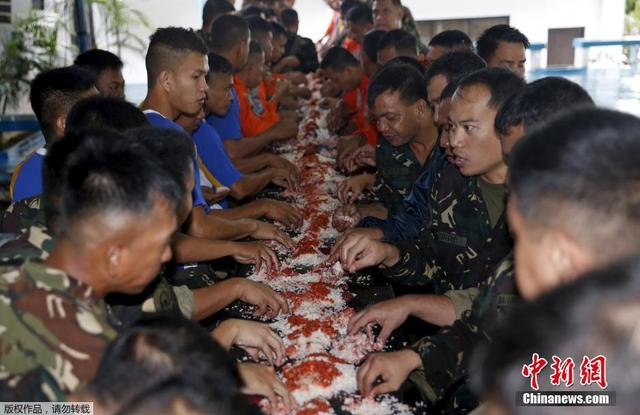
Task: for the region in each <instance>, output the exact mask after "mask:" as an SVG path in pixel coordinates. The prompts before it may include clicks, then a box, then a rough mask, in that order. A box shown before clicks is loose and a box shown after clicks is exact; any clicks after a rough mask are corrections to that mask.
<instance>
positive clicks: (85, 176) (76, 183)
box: [0, 132, 189, 400]
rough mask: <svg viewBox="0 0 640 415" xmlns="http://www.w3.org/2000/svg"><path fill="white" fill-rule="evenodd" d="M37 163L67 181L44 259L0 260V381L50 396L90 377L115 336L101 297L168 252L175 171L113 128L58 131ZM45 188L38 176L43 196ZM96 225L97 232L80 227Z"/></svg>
mask: <svg viewBox="0 0 640 415" xmlns="http://www.w3.org/2000/svg"><path fill="white" fill-rule="evenodd" d="M69 146H71V147H72V148H74V149H75V150H76V151H74V152H73V153H72V154H73V156H74V157H73V159H72V158H71V155H70V154H69V151H68V148H69ZM185 154H189V153H188V150H187V152H186V153H185ZM62 160H66V161H65V162H64V163H63V162H61V161H62ZM46 164H51V165H64V166H65V169H64V171H63V172H59V174H58V175H57V177H58V179H57V180H59V181H58V182H56V185H55V187H56V188H57V189H58V190H59V189H69V191H65V194H67V198H66V199H65V203H62V204H60V206H57V207H56V210H57V211H58V214H59V217H60V218H64V221H65V222H64V223H65V225H66V229H64V230H60V231H61V233H60V235H56V236H57V242H56V244H55V246H54V248H53V250H52V252H51V254H50V255H49V257H48V258H47V259H46V260H45V262H40V260H37V259H28V260H27V261H25V262H24V264H23V265H22V266H21V267H3V268H2V269H0V297H1V299H0V300H1V301H0V304H1V306H2V310H1V312H0V328H1V330H0V332H1V333H2V335H1V336H0V379H1V384H2V386H0V390H2V392H3V396H7V397H8V398H11V399H16V400H32V399H34V398H39V399H46V400H49V399H58V398H59V397H60V394H61V393H65V394H66V393H69V392H72V391H74V390H76V389H77V388H79V387H81V386H82V385H84V384H85V383H86V382H87V381H88V380H90V379H91V378H92V377H93V375H94V374H95V370H96V368H97V364H98V362H99V358H100V356H101V354H102V352H103V351H104V348H105V347H106V345H107V343H108V342H109V340H111V339H113V338H114V337H115V335H116V330H115V329H114V327H113V326H112V324H111V323H110V322H109V320H108V317H107V309H106V305H105V303H104V297H105V296H106V295H107V294H109V293H112V292H119V291H120V292H128V293H135V292H138V291H141V287H145V286H146V285H147V284H148V283H149V282H150V281H151V280H152V279H153V278H154V277H155V275H156V274H157V272H158V271H159V268H160V265H161V261H166V260H168V259H169V258H170V252H171V251H170V247H169V241H170V236H171V235H172V234H173V233H174V232H175V229H176V226H177V220H176V218H177V215H178V210H179V209H180V208H181V207H182V206H181V205H182V203H181V198H182V195H184V194H185V193H186V188H185V185H184V181H183V179H182V177H179V176H177V175H175V174H173V171H171V170H167V169H164V167H163V166H162V164H161V163H160V162H158V161H155V160H151V159H149V158H148V157H145V154H144V152H143V151H142V150H141V148H140V147H137V148H136V147H135V146H134V145H132V144H131V140H130V139H128V138H127V137H124V136H121V135H119V134H117V133H114V132H100V133H98V132H93V133H90V134H79V135H75V136H68V137H67V138H66V139H65V140H62V141H60V142H59V143H57V144H56V145H54V146H53V147H52V149H51V151H50V152H49V155H48V156H47V159H46V161H45V165H46ZM105 166H109V169H114V170H107V169H106V168H105ZM112 171H118V172H119V173H120V174H123V176H119V177H118V178H115V177H114V176H113V175H112ZM71 172H72V173H71ZM134 175H135V176H136V180H137V184H138V186H123V184H124V183H122V181H121V180H122V179H121V177H133V176H134ZM72 176H73V180H71V179H70V178H71V177H72ZM98 176H100V177H98ZM119 180H120V181H119ZM96 184H97V185H96ZM51 187H52V186H51V184H50V183H46V182H45V199H46V198H48V197H49V198H50V197H51V195H50V194H48V191H49V188H51ZM140 188H143V189H147V193H146V194H145V193H144V192H140V191H139V190H138V189H140ZM88 195H92V196H93V197H88ZM97 201H99V202H97ZM114 212H117V213H118V214H117V217H118V219H117V220H114V218H115V216H114V215H113V213H114ZM79 213H81V214H79ZM96 226H98V227H100V228H101V229H102V231H101V232H94V231H92V230H91V231H90V229H95V228H96ZM71 229H73V230H74V231H75V232H76V233H74V234H69V230H71ZM132 230H135V232H132ZM125 234H126V235H127V236H126V237H125ZM123 240H126V241H127V242H123ZM143 241H144V242H143ZM79 247H82V248H79ZM115 250H120V251H119V252H120V253H119V254H118V256H116V257H114V256H112V253H113V252H115ZM105 255H106V256H107V257H105ZM127 258H129V259H127ZM133 258H135V259H133ZM68 271H72V272H71V273H69V272H68Z"/></svg>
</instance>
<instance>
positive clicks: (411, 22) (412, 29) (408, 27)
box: [401, 6, 428, 55]
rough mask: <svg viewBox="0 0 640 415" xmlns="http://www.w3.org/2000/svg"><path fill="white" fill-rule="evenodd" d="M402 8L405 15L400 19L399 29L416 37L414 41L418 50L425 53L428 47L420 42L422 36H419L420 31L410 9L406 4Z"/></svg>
mask: <svg viewBox="0 0 640 415" xmlns="http://www.w3.org/2000/svg"><path fill="white" fill-rule="evenodd" d="M402 9H403V10H404V14H405V16H404V18H403V19H402V28H401V29H402V30H404V31H405V32H409V33H411V34H412V35H413V36H414V37H415V38H416V41H417V43H418V51H419V52H420V53H424V54H425V55H426V54H427V51H428V48H427V45H425V44H424V43H423V42H422V36H420V31H418V26H417V25H416V21H415V19H414V18H413V14H412V13H411V10H410V9H409V8H408V7H406V6H403V7H402Z"/></svg>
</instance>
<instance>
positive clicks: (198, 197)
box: [144, 110, 209, 211]
mask: <svg viewBox="0 0 640 415" xmlns="http://www.w3.org/2000/svg"><path fill="white" fill-rule="evenodd" d="M144 115H146V116H147V119H148V120H149V123H150V124H151V125H153V126H154V127H160V128H171V129H174V130H178V131H181V132H183V133H184V132H185V131H184V128H182V126H180V124H178V123H175V122H173V121H171V120H170V119H168V118H166V117H165V116H164V115H162V114H160V113H159V112H157V111H153V110H146V111H144ZM198 171H199V170H198V161H197V155H196V154H195V153H194V154H193V175H194V176H195V182H196V184H195V186H194V187H193V192H192V196H193V207H196V206H204V208H205V211H208V210H209V206H208V204H207V201H206V200H205V199H204V196H203V194H202V189H201V188H200V175H199V174H198Z"/></svg>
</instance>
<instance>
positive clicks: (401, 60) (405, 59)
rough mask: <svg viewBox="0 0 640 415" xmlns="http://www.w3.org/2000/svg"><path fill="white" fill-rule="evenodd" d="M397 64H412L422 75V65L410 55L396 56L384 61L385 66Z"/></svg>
mask: <svg viewBox="0 0 640 415" xmlns="http://www.w3.org/2000/svg"><path fill="white" fill-rule="evenodd" d="M397 65H407V66H413V67H414V68H415V69H416V70H417V71H418V72H420V74H421V75H422V76H423V77H424V66H422V64H421V63H420V62H418V59H416V58H414V57H412V56H396V57H395V58H393V59H390V60H389V61H388V62H387V63H385V64H384V67H385V68H386V67H389V66H397ZM423 79H424V78H423Z"/></svg>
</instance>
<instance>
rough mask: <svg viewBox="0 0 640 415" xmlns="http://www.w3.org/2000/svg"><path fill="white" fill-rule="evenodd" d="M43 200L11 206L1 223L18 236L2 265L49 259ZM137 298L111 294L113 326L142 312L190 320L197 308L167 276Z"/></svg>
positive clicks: (2, 253)
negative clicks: (179, 313)
mask: <svg viewBox="0 0 640 415" xmlns="http://www.w3.org/2000/svg"><path fill="white" fill-rule="evenodd" d="M40 205H41V199H40V197H32V198H28V199H24V200H22V201H20V202H17V203H14V204H12V205H11V206H9V209H7V211H6V212H5V215H4V217H3V221H2V232H3V233H13V234H19V236H18V237H17V239H15V240H13V241H11V242H8V243H6V244H5V245H3V246H2V248H0V264H2V265H14V266H18V265H20V264H22V263H23V262H24V261H25V260H26V259H27V258H40V259H46V258H47V257H48V256H49V253H50V252H51V250H52V249H53V245H54V242H55V241H54V238H53V236H52V235H51V234H50V233H49V231H48V229H47V227H46V221H45V217H44V210H43V209H41V206H40ZM164 274H165V272H164V271H163V273H162V274H161V275H160V277H159V278H157V280H156V281H154V282H153V283H152V284H151V285H150V286H149V287H148V288H147V290H145V291H144V293H142V294H140V295H137V296H121V295H112V296H109V297H108V299H107V302H108V304H109V305H110V307H109V313H110V314H109V316H110V319H111V323H112V324H113V325H114V326H116V327H122V326H126V325H129V324H131V323H132V322H133V321H135V320H137V319H138V318H139V317H140V316H141V315H142V313H143V312H148V313H152V312H155V311H169V312H173V311H175V312H181V313H182V314H183V315H184V316H185V317H187V318H191V315H192V314H193V309H194V307H195V298H194V295H193V292H192V291H191V290H190V289H189V288H188V287H186V286H182V285H181V286H172V285H170V284H169V283H168V282H167V279H166V277H165V276H164Z"/></svg>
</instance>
